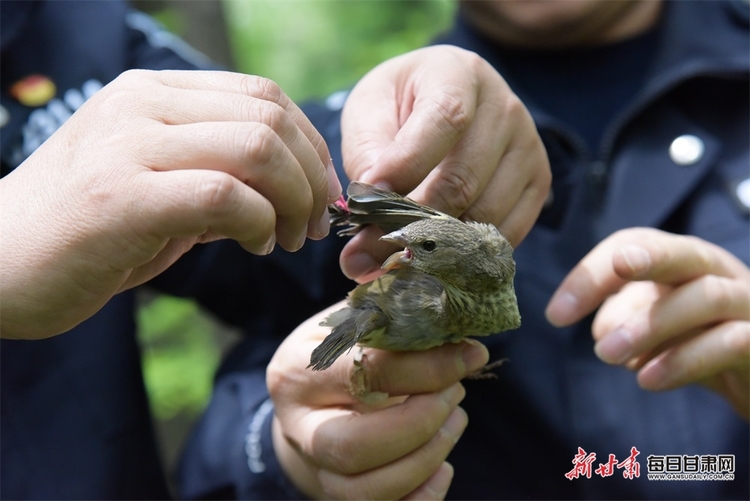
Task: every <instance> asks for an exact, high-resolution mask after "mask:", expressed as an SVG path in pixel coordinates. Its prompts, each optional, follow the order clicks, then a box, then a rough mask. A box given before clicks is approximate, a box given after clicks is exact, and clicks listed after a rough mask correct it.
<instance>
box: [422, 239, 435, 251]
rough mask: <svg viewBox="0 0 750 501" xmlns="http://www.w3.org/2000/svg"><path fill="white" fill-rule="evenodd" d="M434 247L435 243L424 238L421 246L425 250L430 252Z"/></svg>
mask: <svg viewBox="0 0 750 501" xmlns="http://www.w3.org/2000/svg"><path fill="white" fill-rule="evenodd" d="M435 247H437V244H436V243H435V242H433V241H432V240H425V241H424V242H423V243H422V248H423V249H424V250H426V251H427V252H432V251H434V250H435Z"/></svg>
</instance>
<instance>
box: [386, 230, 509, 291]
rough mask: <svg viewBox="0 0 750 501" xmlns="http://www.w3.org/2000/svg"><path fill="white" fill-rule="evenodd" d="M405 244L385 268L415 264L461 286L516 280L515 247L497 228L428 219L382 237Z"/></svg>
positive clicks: (397, 243) (423, 270)
mask: <svg viewBox="0 0 750 501" xmlns="http://www.w3.org/2000/svg"><path fill="white" fill-rule="evenodd" d="M380 239H381V240H383V241H386V242H390V243H393V244H396V245H399V246H403V247H404V250H402V251H399V252H396V253H395V254H393V255H391V256H390V257H389V258H388V259H387V260H386V261H385V263H383V266H382V267H383V268H384V269H388V270H391V269H396V268H404V267H411V268H413V269H416V270H419V271H421V272H423V273H427V274H429V275H433V276H435V277H437V278H440V279H442V280H444V281H446V282H450V283H453V284H454V285H456V286H458V287H465V286H472V285H477V286H481V285H482V284H484V283H488V284H489V283H493V284H496V283H497V282H498V280H500V281H510V282H512V279H513V275H514V274H515V262H514V261H513V248H512V247H511V245H510V243H509V242H508V241H507V240H506V239H505V237H503V236H502V235H501V234H500V232H499V231H497V228H495V227H494V226H492V225H489V224H483V223H473V222H470V223H466V222H463V221H460V220H458V219H454V218H450V217H444V218H427V219H422V220H419V221H416V222H414V223H411V224H409V225H407V226H405V227H403V228H401V229H399V230H396V231H394V232H391V233H388V234H387V235H384V236H382V237H381V238H380Z"/></svg>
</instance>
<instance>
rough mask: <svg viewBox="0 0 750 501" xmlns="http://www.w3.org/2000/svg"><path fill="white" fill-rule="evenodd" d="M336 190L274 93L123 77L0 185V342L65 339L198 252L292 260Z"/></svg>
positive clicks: (264, 86)
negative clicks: (225, 243) (236, 249)
mask: <svg viewBox="0 0 750 501" xmlns="http://www.w3.org/2000/svg"><path fill="white" fill-rule="evenodd" d="M340 190H341V187H340V184H339V183H338V180H337V179H336V176H335V172H334V170H333V167H332V165H331V164H330V156H329V154H328V149H327V146H326V144H325V142H324V141H323V139H322V137H321V136H320V135H319V134H318V132H317V131H316V130H315V128H314V127H313V126H312V124H311V123H310V122H309V121H308V120H307V118H306V117H305V116H304V115H303V114H302V112H301V111H300V110H299V108H298V107H297V106H296V105H295V104H294V103H293V102H292V101H290V100H289V98H288V97H287V96H286V95H285V94H284V93H283V92H282V91H281V90H280V89H279V88H278V87H277V86H276V84H274V83H273V82H271V81H269V80H266V79H263V78H259V77H254V76H248V75H240V74H233V73H226V72H199V71H161V72H149V71H130V72H126V73H124V74H123V75H121V76H120V77H119V78H117V79H116V80H114V81H113V82H112V83H111V84H110V85H107V86H106V87H105V88H104V89H102V90H101V91H100V92H98V93H97V94H96V95H94V96H93V97H92V98H91V99H90V100H89V101H88V102H86V103H85V104H84V105H83V106H82V107H81V108H80V109H79V110H78V111H77V112H76V113H75V114H74V115H73V116H72V117H71V118H70V119H69V120H68V121H67V122H66V123H65V124H64V125H63V126H62V127H61V128H60V129H59V130H58V131H57V132H56V133H55V134H54V135H53V136H52V137H50V139H49V140H47V141H46V142H45V143H44V144H42V146H40V147H39V148H38V149H37V151H36V152H35V153H34V154H32V155H31V156H30V157H29V158H28V159H27V160H26V161H25V162H24V163H22V164H21V165H20V166H19V167H18V168H17V169H16V170H15V171H13V172H12V173H11V174H9V175H8V176H6V177H5V178H4V179H2V181H0V200H2V214H3V217H2V218H1V219H0V232H2V250H0V259H2V266H0V274H1V275H0V284H2V306H1V307H0V318H1V319H2V324H0V325H1V328H0V332H1V333H2V336H3V337H17V338H42V337H48V336H51V335H54V334H58V333H60V332H64V331H66V330H68V329H70V328H72V327H74V326H75V325H76V324H78V323H79V322H81V321H83V320H85V319H86V318H88V317H89V316H91V315H93V314H94V313H95V312H96V311H98V310H99V309H100V308H101V307H102V306H103V305H104V304H105V303H106V302H107V301H108V300H109V299H110V298H111V297H112V296H113V295H114V294H116V293H117V292H120V291H122V290H125V289H128V288H130V287H133V286H135V285H138V284H141V283H143V282H145V281H147V280H149V279H151V278H152V277H154V276H156V275H158V274H159V273H160V272H162V271H163V270H165V269H166V268H167V267H169V266H170V265H171V264H172V263H173V262H174V261H175V260H176V259H177V258H178V257H179V256H180V255H182V254H183V253H185V252H186V251H187V250H189V249H190V248H191V247H192V246H193V245H194V244H196V243H203V242H208V241H212V240H216V239H220V238H230V239H234V240H237V241H238V242H239V243H240V244H241V245H242V246H243V247H244V248H245V249H247V250H248V251H250V252H252V253H256V254H266V253H268V252H270V251H271V249H272V248H273V246H274V244H275V242H278V243H279V245H281V246H282V247H283V248H285V249H287V250H296V249H298V248H299V247H301V246H302V244H303V242H304V240H305V237H306V236H308V237H311V238H321V237H323V236H325V235H326V234H327V233H328V228H329V226H328V214H327V211H326V204H327V203H329V202H331V201H332V200H335V199H336V198H337V197H338V196H339V194H340Z"/></svg>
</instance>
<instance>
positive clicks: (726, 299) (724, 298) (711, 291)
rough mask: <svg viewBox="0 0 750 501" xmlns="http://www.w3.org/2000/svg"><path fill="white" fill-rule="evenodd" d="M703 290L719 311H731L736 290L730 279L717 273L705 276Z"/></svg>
mask: <svg viewBox="0 0 750 501" xmlns="http://www.w3.org/2000/svg"><path fill="white" fill-rule="evenodd" d="M703 291H704V294H705V297H706V298H707V300H708V302H709V303H710V304H711V305H712V306H713V307H714V309H715V310H717V311H719V312H729V311H730V310H731V309H732V306H733V304H734V303H735V290H734V287H732V283H731V281H730V280H727V279H726V278H724V277H719V276H716V275H706V276H705V277H704V278H703Z"/></svg>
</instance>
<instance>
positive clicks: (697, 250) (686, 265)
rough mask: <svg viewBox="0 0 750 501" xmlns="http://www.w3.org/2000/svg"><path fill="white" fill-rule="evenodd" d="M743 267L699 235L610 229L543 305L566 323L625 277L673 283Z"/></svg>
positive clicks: (550, 316) (556, 322) (559, 322)
mask: <svg viewBox="0 0 750 501" xmlns="http://www.w3.org/2000/svg"><path fill="white" fill-rule="evenodd" d="M743 269H744V266H743V265H742V263H741V262H740V261H739V260H738V259H737V258H736V257H734V256H732V255H731V254H730V253H729V252H727V251H726V250H724V249H722V248H721V247H718V246H716V245H714V244H711V243H709V242H706V241H704V240H701V239H698V238H695V237H692V236H686V235H675V234H670V233H666V232H663V231H660V230H656V229H652V228H630V229H627V230H621V231H619V232H617V233H614V234H613V235H611V236H610V237H608V238H607V239H605V240H604V241H602V242H601V243H600V244H599V245H597V246H596V247H594V249H593V250H592V251H591V252H589V253H588V254H587V255H586V256H585V257H584V258H583V259H582V260H581V261H580V262H579V263H578V264H577V265H576V266H575V267H574V268H573V270H572V271H571V272H570V273H569V274H568V276H567V277H565V280H563V282H562V284H560V286H559V287H558V289H557V291H555V293H554V295H553V296H552V299H551V300H550V302H549V304H548V305H547V310H546V315H547V319H548V320H549V321H550V323H552V324H553V325H556V326H565V325H570V324H572V323H574V322H577V321H578V320H580V319H581V318H583V317H584V316H586V315H587V314H589V313H591V312H592V311H594V309H596V308H597V307H598V306H599V305H600V304H601V303H602V302H603V301H604V300H605V299H606V298H607V297H608V296H610V295H611V294H613V293H615V292H617V291H618V290H619V289H620V288H621V287H622V286H623V285H624V284H625V283H626V282H628V281H632V280H651V281H654V282H657V283H661V284H665V285H670V286H677V285H680V284H683V283H685V282H689V281H691V280H693V279H695V278H697V277H699V276H702V275H706V274H713V275H719V276H727V277H730V276H736V275H737V274H738V273H742V271H741V270H743Z"/></svg>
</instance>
